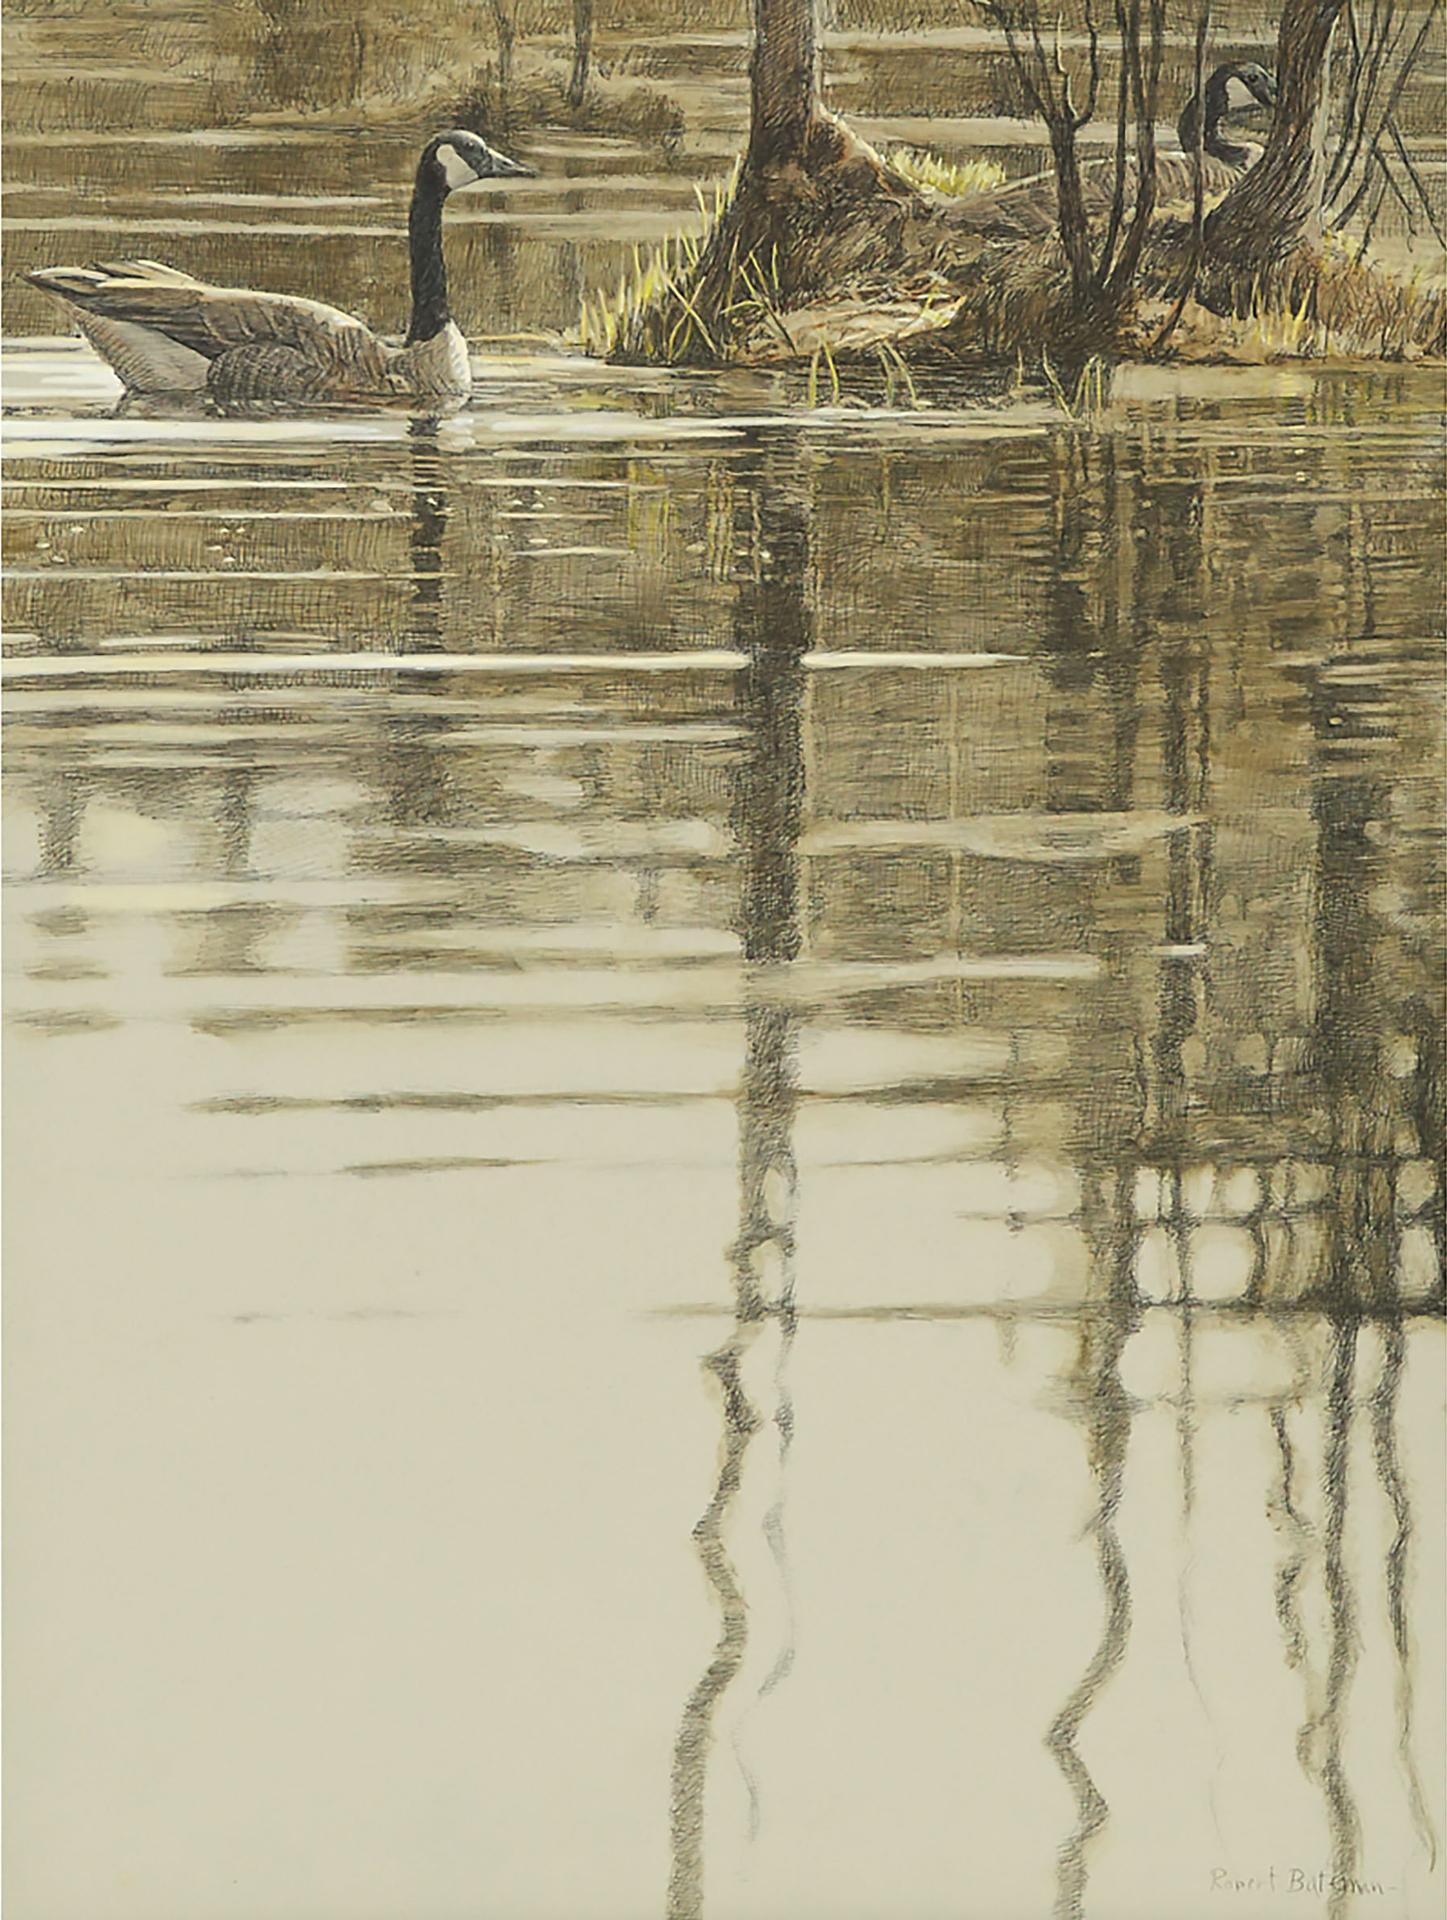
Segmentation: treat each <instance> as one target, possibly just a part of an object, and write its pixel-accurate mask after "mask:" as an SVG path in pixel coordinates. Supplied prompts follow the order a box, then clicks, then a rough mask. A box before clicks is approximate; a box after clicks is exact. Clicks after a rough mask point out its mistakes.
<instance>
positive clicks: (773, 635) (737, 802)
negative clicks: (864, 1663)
mask: <svg viewBox="0 0 1447 1920" xmlns="http://www.w3.org/2000/svg"><path fill="white" fill-rule="evenodd" d="M798 459H799V456H798V453H797V450H795V449H792V448H790V447H789V446H788V445H787V444H786V445H783V446H780V447H778V448H774V447H771V446H769V445H768V444H767V443H765V444H764V445H763V446H762V447H761V449H760V450H759V451H758V452H756V453H755V454H754V455H752V456H751V458H750V459H749V461H748V463H747V464H746V465H745V466H744V467H743V468H742V469H741V470H740V472H739V474H738V476H737V487H738V491H737V494H736V501H737V503H738V505H739V506H740V507H741V508H742V509H743V511H742V513H741V514H740V516H739V518H738V520H737V521H736V523H735V527H736V538H738V537H740V536H741V537H742V539H743V543H744V551H743V554H742V557H741V567H742V570H741V576H740V584H739V586H738V589H737V596H736V603H735V614H734V643H735V646H736V647H737V649H738V651H739V652H740V653H741V654H742V655H743V656H744V658H745V660H746V662H747V664H746V665H745V667H744V668H743V670H742V673H741V676H740V691H739V709H740V718H741V721H742V723H743V728H744V735H745V750H744V753H743V755H742V757H741V758H740V760H739V762H738V766H737V771H736V775H735V783H734V804H733V809H732V820H733V828H734V835H735V839H736V841H737V845H738V849H739V862H740V873H739V892H740V906H739V927H738V930H739V938H740V944H741V946H742V949H743V954H744V959H745V965H746V973H745V979H744V986H743V1001H744V1061H743V1073H742V1078H741V1082H740V1089H739V1233H738V1238H737V1239H736V1241H735V1242H734V1246H733V1250H732V1258H731V1268H732V1277H733V1292H734V1322H733V1326H732V1328H731V1329H730V1331H729V1334H728V1336H727V1338H726V1339H725V1340H724V1342H723V1344H722V1345H721V1346H720V1347H718V1348H717V1349H716V1350H715V1351H714V1352H713V1353H712V1354H710V1355H709V1357H708V1359H707V1361H706V1362H705V1365H706V1367H707V1368H708V1370H709V1371H710V1372H711V1373H712V1375H713V1376H714V1378H715V1379H716V1380H717V1382H718V1384H719V1387H720V1389H721V1393H722V1404H723V1445H722V1453H721V1458H720V1464H719V1476H718V1480H717V1482H716V1483H715V1486H714V1491H713V1495H712V1498H711V1499H710V1501H709V1504H708V1508H707V1510H706V1511H705V1513H704V1515H703V1517H702V1519H701V1520H700V1521H699V1523H698V1525H697V1526H696V1527H695V1529H694V1538H695V1540H696V1541H697V1542H698V1550H699V1556H700V1558H701V1560H702V1562H703V1567H704V1571H705V1573H706V1575H707V1577H708V1580H709V1583H710V1585H711V1586H712V1587H713V1589H714V1593H715V1595H716V1596H717V1601H718V1607H719V1614H720V1630H719V1639H718V1643H717V1646H716V1647H715V1649H714V1653H713V1655H712V1658H711V1659H710V1661H709V1664H708V1666H707V1667H706V1669H705V1671H704V1674H703V1677H702V1679H701V1680H700V1681H699V1683H698V1685H697V1686H696V1687H695V1688H694V1690H693V1692H692V1694H691V1695H690V1696H689V1700H688V1703H687V1705H686V1707H685V1709H684V1714H683V1720H682V1723H681V1725H680V1728H679V1733H678V1739H677V1743H676V1745H675V1748H674V1757H673V1783H672V1793H671V1799H670V1820H671V1830H672V1847H673V1862H672V1872H671V1875H670V1880H669V1891H668V1914H669V1920H689V1917H690V1916H693V1915H697V1914H700V1913H702V1911H703V1896H704V1826H705V1813H706V1809H705V1784H706V1779H707V1767H708V1754H709V1745H710V1742H711V1739H712V1736H713V1723H714V1718H715V1715H716V1713H717V1710H718V1706H719V1702H720V1699H721V1697H722V1695H723V1694H724V1692H725V1690H726V1688H727V1687H728V1686H729V1684H730V1682H731V1681H732V1680H733V1679H734V1677H735V1675H736V1674H737V1673H738V1671H739V1668H740V1666H741V1665H742V1663H743V1659H744V1653H745V1648H746V1644H747V1637H748V1610H747V1606H746V1604H745V1600H744V1595H743V1592H742V1590H741V1587H740V1584H739V1581H738V1577H737V1575H736V1573H735V1571H734V1569H733V1566H732V1564H731V1562H730V1559H729V1556H728V1551H727V1548H726V1546H725V1543H724V1535H725V1531H726V1528H727V1524H728V1521H729V1517H730V1511H731V1508H732V1506H733V1503H734V1501H735V1499H736V1496H737V1494H738V1491H739V1487H740V1482H741V1479H742V1474H743V1468H744V1458H745V1454H746V1451H747V1449H748V1447H749V1443H750V1441H751V1439H752V1437H753V1435H754V1434H755V1433H756V1432H757V1431H758V1430H759V1428H760V1427H761V1426H762V1424H763V1421H762V1419H761V1417H760V1414H759V1412H758V1410H757V1408H756V1406H755V1404H754V1403H753V1401H751V1399H750V1396H749V1393H748V1390H747V1388H746V1387H745V1384H744V1380H743V1369H744V1365H745V1362H746V1360H750V1359H751V1360H753V1361H754V1363H755V1365H757V1362H758V1360H759V1359H760V1358H761V1357H763V1356H761V1353H760V1349H761V1347H763V1346H765V1345H771V1346H772V1350H773V1365H772V1368H769V1369H767V1375H768V1377H769V1383H770V1386H771V1389H772V1394H773V1397H774V1410H773V1416H772V1418H773V1424H774V1427H775V1430H776V1432H777V1435H778V1458H777V1462H776V1467H775V1471H776V1475H777V1478H776V1483H775V1484H776V1491H775V1495H774V1498H773V1500H772V1502H771V1503H770V1505H769V1508H768V1511H767V1513H766V1514H765V1517H764V1521H763V1531H764V1536H765V1540H766V1542H767V1545H768V1548H769V1552H770V1554H771V1556H772V1559H773V1562H774V1566H775V1568H776V1570H777V1573H778V1577H779V1581H780V1584H781V1586H782V1588H783V1590H784V1613H785V1618H786V1621H787V1622H788V1623H789V1624H788V1625H787V1627H786V1632H785V1640H784V1644H783V1645H782V1646H781V1648H780V1649H779V1651H778V1653H777V1654H776V1656H775V1659H774V1661H773V1663H772V1665H771V1667H770V1670H769V1672H768V1673H767V1674H766V1676H765V1678H764V1680H763V1682H762V1684H761V1686H760V1690H759V1691H760V1697H761V1698H762V1697H764V1696H767V1695H768V1694H770V1693H772V1692H773V1691H774V1690H775V1688H777V1687H778V1686H779V1685H780V1684H781V1682H782V1681H783V1680H784V1679H785V1678H786V1677H787V1675H788V1672H789V1669H790V1666H791V1665H792V1662H793V1644H792V1608H791V1602H790V1597H789V1593H788V1562H787V1549H786V1543H785V1538H784V1485H785V1470H786V1467H787V1463H788V1454H789V1449H790V1445H791V1443H792V1439H793V1403H792V1399H791V1397H790V1392H789V1383H788V1363H789V1356H790V1352H791V1350H792V1347H793V1343H794V1340H795V1337H796V1332H797V1310H796V1305H795V1298H794V1273H795V1255H796V1247H795V1237H794V1221H795V1217H796V1213H797V1186H798V1175H797V1169H796V1166H795V1159H794V1146H793V1128H794V1118H795V1113H796V1109H797V1100H798V1067H797V1048H798V1039H797V1032H796V1027H797V1018H798V1016H797V1013H796V1011H795V1009H794V1008H793V1006H792V1005H790V1004H785V1003H784V1002H783V1001H782V999H781V997H780V994H779V991H778V988H779V986H780V981H779V977H778V974H777V972H776V969H778V968H779V967H780V966H781V965H782V964H786V963H788V962H789V961H791V960H795V959H797V958H798V956H799V951H800V946H801V943H802V930H801V915H800V900H799V855H798V841H799V833H800V827H801V824H802V814H803V802H804V758H803V695H804V670H803V660H804V656H805V654H806V652H807V651H808V647H809V612H808V602H807V594H806V586H807V581H808V574H809V553H808V525H807V502H806V498H805V495H804V492H803V486H804V482H803V481H802V479H801V477H800V476H799V475H798V473H797V471H796V469H797V465H798ZM736 564H737V562H736ZM735 1751H736V1754H737V1753H738V1744H737V1740H736V1741H735ZM739 1758H740V1764H741V1766H742V1768H743V1771H744V1777H745V1784H746V1787H747V1789H748V1794H749V1826H750V1833H751V1836H752V1834H754V1833H756V1832H757V1829H758V1824H759V1820H760V1807H759V1801H758V1793H757V1787H756V1784H755V1782H754V1779H753V1776H752V1773H751V1772H750V1770H749V1769H748V1767H747V1764H746V1762H744V1761H743V1759H742V1756H741V1755H739Z"/></svg>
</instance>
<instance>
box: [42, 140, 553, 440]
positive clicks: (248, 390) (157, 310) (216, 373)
mask: <svg viewBox="0 0 1447 1920" xmlns="http://www.w3.org/2000/svg"><path fill="white" fill-rule="evenodd" d="M532 171H533V170H532V168H531V167H525V166H523V165H521V164H520V162H518V161H516V160H509V159H508V158H507V156H506V155H505V154H501V153H497V152H496V151H494V149H493V148H492V147H490V146H488V145H487V143H486V141H484V140H480V139H479V138H478V136H477V135H476V134H475V133H464V132H461V131H459V130H454V131H453V132H451V133H442V134H439V135H438V136H437V138H436V139H435V140H432V141H430V142H429V143H428V145H427V147H426V148H425V149H424V150H423V154H422V158H421V160H420V161H419V162H418V165H417V183H416V185H415V187H414V188H413V190H412V206H411V210H410V212H409V214H408V216H407V233H408V240H409V244H410V248H411V254H412V319H411V324H410V325H409V327H408V329H407V338H406V340H405V342H404V343H403V344H402V345H401V346H393V345H391V344H389V343H388V342H387V341H385V340H381V339H379V338H378V336H377V335H376V334H375V333H373V332H372V330H371V328H370V327H368V326H366V325H364V324H363V322H362V321H360V320H358V319H356V318H354V316H353V315H351V314H350V313H343V312H342V311H341V310H340V308H338V307H329V306H324V305H323V304H322V302H321V301H319V300H303V299H300V298H298V297H296V296H294V295H292V294H285V293H254V292H252V291H251V290H250V289H249V288H242V287H217V286H211V285H209V284H208V283H207V282H206V281H204V280H194V279H192V277H191V275H190V274H189V273H181V272H180V271H178V270H177V269H176V268H175V267H167V266H163V265H162V264H161V263H160V261H158V260H111V261H101V262H97V263H96V264H94V265H92V266H89V267H44V268H42V269H40V270H39V271H38V272H35V273H30V274H27V275H26V278H27V279H28V280H30V281H32V282H33V283H34V284H35V285H36V286H37V287H44V288H45V290H46V292H47V293H54V294H58V295H59V297H60V298H61V299H62V300H64V301H65V302H66V303H67V304H68V305H69V306H70V308H71V309H72V311H73V313H74V315H75V318H76V319H77V320H78V321H79V323H80V328H81V331H82V332H83V333H84V334H85V336H86V338H87V339H88V340H89V341H90V342H91V344H92V346H94V347H95V348H96V349H97V350H98V351H99V352H100V353H101V354H103V355H104V357H105V358H106V359H107V360H108V361H109V362H110V364H111V366H112V367H114V368H115V370H116V372H117V373H118V374H119V375H120V377H121V379H122V380H123V381H124V382H125V384H126V386H127V387H128V388H129V389H130V390H131V391H132V392H134V393H144V394H168V393H169V394H174V393H203V392H204V393H206V394H208V395H209V396H210V397H212V398H213V399H217V400H223V401H227V400H242V401H251V400H296V401H321V402H325V401H337V400H362V399H387V398H391V399H398V398H400V399H417V400H427V401H447V400H458V399H466V397H467V395H468V393H469V392H470V391H471V388H472V372H471V367H470V364H469V361H468V355H467V342H466V341H465V340H464V339H463V337H462V334H461V331H460V330H459V328H458V327H457V325H456V323H455V322H454V321H453V319H452V316H451V314H450V313H449V311H448V307H447V269H446V266H445V264H444V262H443V258H442V208H443V203H444V202H445V201H446V199H447V196H448V195H449V194H450V193H455V192H457V191H458V189H459V188H462V187H470V186H474V185H476V184H477V183H478V182H479V181H482V180H491V179H496V178H499V177H502V176H508V175H513V174H520V175H527V176H531V174H532Z"/></svg>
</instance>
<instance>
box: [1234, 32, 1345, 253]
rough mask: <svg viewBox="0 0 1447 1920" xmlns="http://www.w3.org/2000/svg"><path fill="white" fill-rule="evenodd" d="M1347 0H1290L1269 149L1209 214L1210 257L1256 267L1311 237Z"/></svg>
mask: <svg viewBox="0 0 1447 1920" xmlns="http://www.w3.org/2000/svg"><path fill="white" fill-rule="evenodd" d="M1342 6H1343V0H1285V4H1284V5H1283V8H1282V13H1281V26H1280V30H1279V33H1278V36H1277V42H1276V71H1277V79H1278V87H1279V92H1278V95H1277V101H1276V110H1275V113H1274V115H1273V117H1272V121H1271V132H1270V135H1269V137H1268V139H1267V142H1266V151H1265V153H1264V154H1263V156H1262V158H1261V159H1260V161H1259V162H1258V163H1257V165H1256V166H1254V167H1252V168H1250V170H1249V171H1248V172H1247V173H1246V174H1245V175H1244V176H1243V177H1242V178H1241V179H1240V180H1239V181H1238V182H1237V184H1236V185H1235V186H1234V187H1233V188H1232V189H1231V191H1230V193H1228V194H1227V196H1226V198H1225V199H1224V200H1223V201H1222V203H1221V205H1220V206H1219V207H1217V208H1216V210H1215V212H1214V213H1212V215H1211V216H1210V218H1209V219H1208V220H1207V222H1206V247H1207V253H1208V257H1209V258H1210V260H1211V261H1212V262H1213V263H1214V264H1216V265H1218V266H1224V267H1228V268H1232V269H1235V270H1238V271H1239V270H1245V271H1251V270H1253V269H1259V268H1261V267H1265V266H1269V265H1271V264H1272V263H1273V262H1275V261H1279V260H1282V259H1284V258H1285V257H1286V256H1287V255H1288V254H1289V253H1290V252H1291V251H1292V250H1293V248H1295V247H1296V246H1297V245H1298V244H1299V243H1300V242H1301V241H1302V240H1303V239H1306V238H1309V237H1310V235H1311V232H1312V230H1313V228H1314V227H1315V225H1316V223H1317V221H1318V219H1319V216H1320V212H1321V186H1322V167H1323V164H1324V157H1323V153H1322V143H1321V132H1322V127H1321V106H1322V95H1323V90H1324V87H1325V82H1326V61H1327V52H1328V49H1329V48H1330V46H1331V37H1332V32H1333V29H1334V28H1335V26H1336V22H1337V16H1338V15H1339V14H1340V13H1341V10H1342Z"/></svg>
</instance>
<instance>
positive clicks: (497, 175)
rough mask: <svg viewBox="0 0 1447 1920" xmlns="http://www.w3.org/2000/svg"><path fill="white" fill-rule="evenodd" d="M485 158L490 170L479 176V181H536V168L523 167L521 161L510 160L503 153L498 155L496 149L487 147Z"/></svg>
mask: <svg viewBox="0 0 1447 1920" xmlns="http://www.w3.org/2000/svg"><path fill="white" fill-rule="evenodd" d="M487 157H488V160H489V162H490V163H491V170H490V172H488V173H485V174H479V175H478V178H479V179H480V180H508V179H515V180H536V179H537V177H538V175H537V168H536V167H528V166H524V165H523V163H522V161H521V160H510V159H509V158H508V156H507V155H506V154H505V153H499V152H498V150H497V148H496V147H489V148H488V150H487Z"/></svg>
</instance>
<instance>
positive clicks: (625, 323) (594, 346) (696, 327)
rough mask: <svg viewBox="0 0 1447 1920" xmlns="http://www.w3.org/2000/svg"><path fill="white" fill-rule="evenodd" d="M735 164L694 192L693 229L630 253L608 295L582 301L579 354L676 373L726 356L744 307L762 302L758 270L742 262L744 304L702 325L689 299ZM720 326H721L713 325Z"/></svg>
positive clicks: (734, 178) (732, 183) (729, 195)
mask: <svg viewBox="0 0 1447 1920" xmlns="http://www.w3.org/2000/svg"><path fill="white" fill-rule="evenodd" d="M738 178H739V169H738V166H737V165H735V167H734V169H733V171H732V172H731V173H730V174H729V175H728V177H727V179H725V180H722V181H719V182H717V183H716V184H715V185H714V186H713V187H712V189H710V190H708V191H705V189H704V188H702V187H697V186H696V187H695V188H694V193H695V195H696V197H697V199H698V208H699V214H700V216H701V221H700V226H699V229H698V230H697V231H696V232H689V231H687V230H684V231H681V232H679V233H676V234H672V235H670V236H669V238H668V239H666V240H665V241H663V243H662V244H661V245H660V246H657V247H651V248H649V249H648V251H647V252H646V253H645V252H643V251H642V250H641V249H639V248H637V247H635V248H634V249H633V259H632V263H631V265H630V266H629V267H627V268H625V270H624V271H623V273H622V274H621V275H620V276H619V280H618V286H617V289H616V290H615V291H614V292H613V293H598V294H594V295H592V296H591V297H588V298H585V299H584V301H583V310H582V312H581V314H580V315H579V317H578V330H577V341H578V344H579V346H581V347H582V349H583V351H584V352H585V353H591V354H595V355H596V356H597V357H598V358H599V359H604V360H621V361H624V362H626V363H628V364H630V365H635V366H636V365H639V364H643V365H658V366H676V365H679V364H680V363H684V364H687V363H694V362H697V361H700V360H704V361H715V362H717V361H723V360H727V359H728V358H729V357H730V356H729V351H728V350H729V348H730V346H731V345H733V336H734V333H735V331H736V328H735V326H734V325H733V324H732V322H733V321H734V320H735V319H736V318H737V319H738V320H742V319H743V311H742V309H743V307H744V306H746V305H750V304H751V305H753V306H755V307H757V306H759V305H760V296H761V295H763V297H764V298H765V299H766V298H767V293H766V282H765V279H764V270H763V269H761V268H759V267H758V265H757V263H754V262H744V263H743V264H742V266H741V268H740V270H739V273H738V275H737V276H736V278H737V279H738V281H739V283H740V286H741V287H742V288H744V289H745V290H746V298H744V299H742V300H740V301H739V302H738V303H733V302H732V301H731V302H730V305H729V306H728V307H727V308H725V310H724V311H722V312H721V313H718V314H715V315H714V316H713V324H712V325H710V324H709V321H707V320H705V319H704V317H703V315H702V314H701V313H700V312H699V311H698V309H697V307H696V306H695V304H694V302H693V299H692V292H691V290H692V288H693V286H694V284H695V282H696V281H697V278H698V266H699V261H700V259H701V258H702V255H703V252H704V249H705V248H706V247H707V245H708V242H709V239H710V237H711V236H712V234H713V232H714V230H715V228H716V227H717V226H718V224H719V222H720V221H721V220H722V219H723V217H724V214H725V213H726V212H727V210H728V207H729V205H730V203H731V202H732V200H733V197H734V192H735V189H736V188H737V186H738ZM721 320H722V321H723V322H724V323H725V324H724V326H722V327H721V326H720V321H721Z"/></svg>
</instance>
